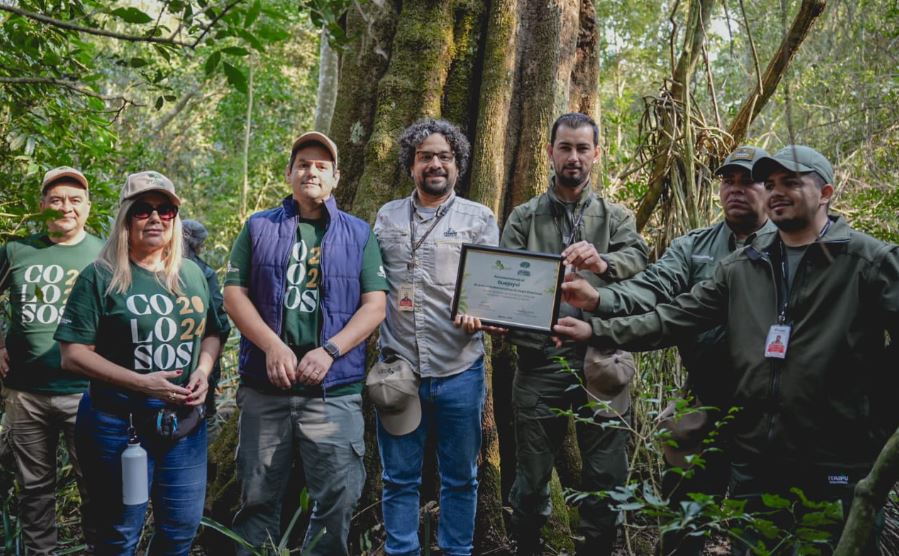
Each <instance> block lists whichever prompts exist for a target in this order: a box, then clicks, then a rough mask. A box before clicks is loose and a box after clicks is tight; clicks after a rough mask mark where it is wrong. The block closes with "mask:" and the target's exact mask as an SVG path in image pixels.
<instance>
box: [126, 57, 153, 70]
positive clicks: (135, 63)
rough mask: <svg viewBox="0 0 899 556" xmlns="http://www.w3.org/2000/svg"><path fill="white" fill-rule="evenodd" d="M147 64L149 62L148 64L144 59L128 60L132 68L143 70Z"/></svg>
mask: <svg viewBox="0 0 899 556" xmlns="http://www.w3.org/2000/svg"><path fill="white" fill-rule="evenodd" d="M147 64H149V62H147V61H146V60H144V59H143V58H131V59H130V60H128V65H129V66H131V67H132V68H142V67H144V66H146V65H147Z"/></svg>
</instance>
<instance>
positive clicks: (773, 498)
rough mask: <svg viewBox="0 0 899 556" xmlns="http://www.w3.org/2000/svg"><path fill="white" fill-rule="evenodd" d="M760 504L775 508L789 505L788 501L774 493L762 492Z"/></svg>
mask: <svg viewBox="0 0 899 556" xmlns="http://www.w3.org/2000/svg"><path fill="white" fill-rule="evenodd" d="M762 504H764V505H765V507H767V508H773V509H776V510H781V509H786V508H789V507H790V501H789V500H787V499H786V498H784V497H782V496H778V495H776V494H768V493H765V494H762Z"/></svg>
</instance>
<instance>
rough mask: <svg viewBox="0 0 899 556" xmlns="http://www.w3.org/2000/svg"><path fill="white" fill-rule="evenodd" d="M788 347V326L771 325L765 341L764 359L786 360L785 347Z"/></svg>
mask: <svg viewBox="0 0 899 556" xmlns="http://www.w3.org/2000/svg"><path fill="white" fill-rule="evenodd" d="M789 345H790V326H789V325H786V324H772V325H771V328H769V329H768V338H767V339H766V340H765V357H767V358H770V359H786V357H787V346H789Z"/></svg>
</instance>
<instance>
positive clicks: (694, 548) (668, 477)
mask: <svg viewBox="0 0 899 556" xmlns="http://www.w3.org/2000/svg"><path fill="white" fill-rule="evenodd" d="M702 457H703V459H705V467H704V468H700V467H698V466H694V467H693V468H692V471H693V475H692V476H691V477H689V478H688V477H684V476H682V475H680V474H678V473H675V472H673V471H672V470H671V469H670V468H669V469H667V470H666V471H665V475H664V477H662V494H663V495H664V496H665V498H667V499H668V501H669V506H670V507H671V508H672V510H674V511H676V512H679V511H680V508H681V503H682V502H686V501H689V500H690V496H689V495H690V493H702V494H708V495H710V496H715V497H716V498H718V499H720V498H723V497H724V495H725V494H726V493H727V485H728V482H729V481H730V458H729V457H728V455H727V450H726V449H721V451H712V452H706V453H704V454H702ZM689 532H690V531H689V530H681V531H674V532H670V533H666V534H664V535H662V539H661V541H660V543H659V555H660V556H701V555H702V551H703V548H704V547H705V541H706V538H705V537H703V536H691V535H688V534H687V533H689Z"/></svg>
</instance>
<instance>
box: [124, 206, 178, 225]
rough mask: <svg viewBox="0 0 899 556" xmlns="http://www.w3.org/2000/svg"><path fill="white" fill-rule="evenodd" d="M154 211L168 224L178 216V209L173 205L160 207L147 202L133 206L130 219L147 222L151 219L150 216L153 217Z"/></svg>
mask: <svg viewBox="0 0 899 556" xmlns="http://www.w3.org/2000/svg"><path fill="white" fill-rule="evenodd" d="M154 211H155V212H156V214H158V215H159V219H160V220H165V221H166V222H168V221H169V220H173V219H174V218H175V217H176V216H178V207H177V206H175V205H173V204H171V203H163V204H161V205H159V206H154V205H151V204H150V203H147V202H146V201H137V202H136V203H134V204H133V205H131V209H130V210H128V217H129V218H136V219H138V220H146V219H147V218H150V215H152V214H153V212H154Z"/></svg>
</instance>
